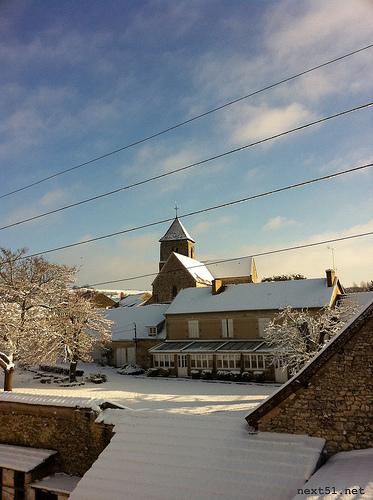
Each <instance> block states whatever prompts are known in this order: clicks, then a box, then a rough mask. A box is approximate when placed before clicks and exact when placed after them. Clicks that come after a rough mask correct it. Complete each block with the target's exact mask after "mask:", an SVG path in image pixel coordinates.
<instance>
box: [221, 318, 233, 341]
mask: <svg viewBox="0 0 373 500" xmlns="http://www.w3.org/2000/svg"><path fill="white" fill-rule="evenodd" d="M233 332H234V326H233V319H232V318H227V319H222V320H221V335H222V337H223V338H230V339H232V338H233V336H234V333H233Z"/></svg>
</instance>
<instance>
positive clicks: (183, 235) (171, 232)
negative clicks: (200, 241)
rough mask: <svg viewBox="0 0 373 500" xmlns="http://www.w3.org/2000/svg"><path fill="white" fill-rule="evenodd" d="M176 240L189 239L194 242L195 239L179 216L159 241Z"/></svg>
mask: <svg viewBox="0 0 373 500" xmlns="http://www.w3.org/2000/svg"><path fill="white" fill-rule="evenodd" d="M174 240H189V241H192V242H193V243H194V239H193V238H192V237H191V236H190V234H189V233H188V231H187V230H186V229H185V227H184V226H183V224H182V223H181V222H180V220H179V219H178V217H176V218H175V220H174V221H173V223H172V224H171V226H170V227H169V228H168V230H167V232H166V234H165V235H164V236H162V238H161V239H160V240H159V241H174Z"/></svg>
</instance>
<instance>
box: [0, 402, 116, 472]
mask: <svg viewBox="0 0 373 500" xmlns="http://www.w3.org/2000/svg"><path fill="white" fill-rule="evenodd" d="M97 415H98V413H97V412H95V411H93V410H91V409H89V408H82V409H77V408H67V407H60V406H44V405H34V404H24V403H15V402H8V401H0V443H2V444H12V445H18V446H31V447H34V448H47V449H51V450H56V451H58V452H59V453H58V456H57V467H58V469H59V470H60V471H63V472H66V473H67V474H71V475H77V476H82V475H83V474H84V473H85V472H86V471H87V470H88V469H89V468H90V467H91V465H92V464H93V462H94V461H95V460H96V459H97V457H98V455H99V454H100V453H101V452H102V450H103V449H104V448H106V446H107V445H108V444H109V442H110V439H111V437H112V435H113V432H112V428H113V426H109V425H105V424H101V423H100V424H98V423H95V419H96V418H97Z"/></svg>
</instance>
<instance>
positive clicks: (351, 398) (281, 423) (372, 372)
mask: <svg viewBox="0 0 373 500" xmlns="http://www.w3.org/2000/svg"><path fill="white" fill-rule="evenodd" d="M258 429H259V430H261V431H270V432H288V433H295V434H308V435H311V436H318V437H322V438H325V439H326V449H327V452H328V453H329V454H334V453H336V452H338V451H347V450H352V449H361V448H370V447H373V315H372V314H371V315H370V317H369V318H368V320H367V321H365V323H364V324H363V326H362V327H361V329H359V330H358V331H357V333H355V334H354V336H353V337H351V338H350V339H349V340H348V341H347V342H346V343H345V344H344V345H343V347H340V348H339V350H337V351H336V352H335V353H334V354H333V356H332V357H331V358H330V359H329V360H328V361H327V362H326V363H325V364H324V365H323V366H322V367H320V368H319V369H318V371H316V373H314V374H313V375H312V376H311V377H310V379H309V381H308V385H307V386H306V387H301V388H299V389H298V390H297V391H296V392H294V393H293V394H291V395H290V396H289V397H287V398H286V399H285V400H284V401H283V402H282V403H279V404H278V406H276V407H274V408H273V409H272V410H271V411H269V412H268V413H267V414H265V415H264V416H262V417H261V418H260V419H259V421H258Z"/></svg>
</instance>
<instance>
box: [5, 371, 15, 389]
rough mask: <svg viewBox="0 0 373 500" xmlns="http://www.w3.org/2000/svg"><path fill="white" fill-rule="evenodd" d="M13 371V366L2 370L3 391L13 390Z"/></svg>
mask: <svg viewBox="0 0 373 500" xmlns="http://www.w3.org/2000/svg"><path fill="white" fill-rule="evenodd" d="M13 373H14V368H10V369H9V370H4V391H12V390H13Z"/></svg>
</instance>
